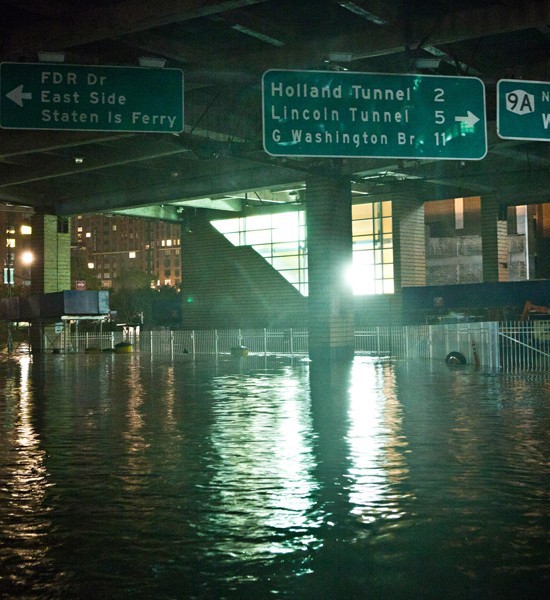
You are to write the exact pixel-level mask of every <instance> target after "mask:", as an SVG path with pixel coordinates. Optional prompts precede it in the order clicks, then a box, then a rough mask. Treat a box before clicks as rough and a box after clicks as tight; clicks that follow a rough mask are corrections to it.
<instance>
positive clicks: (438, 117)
mask: <svg viewBox="0 0 550 600" xmlns="http://www.w3.org/2000/svg"><path fill="white" fill-rule="evenodd" d="M435 122H436V123H437V124H438V125H442V124H443V123H445V114H444V112H443V111H442V110H436V111H435Z"/></svg>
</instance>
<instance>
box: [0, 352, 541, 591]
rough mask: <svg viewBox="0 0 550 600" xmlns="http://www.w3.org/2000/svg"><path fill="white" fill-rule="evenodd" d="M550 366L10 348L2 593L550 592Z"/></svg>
mask: <svg viewBox="0 0 550 600" xmlns="http://www.w3.org/2000/svg"><path fill="white" fill-rule="evenodd" d="M549 426H550V375H533V374H531V375H528V374H522V375H518V374H514V375H506V374H495V373H487V372H481V371H475V370H473V369H472V368H470V367H459V368H449V367H447V366H446V365H445V364H444V363H442V364H439V363H426V362H424V363H411V362H404V361H397V362H384V361H376V360H373V359H369V358H365V357H357V358H356V359H355V361H354V362H353V364H351V365H348V366H344V367H340V368H335V369H327V368H325V367H323V368H317V367H315V366H314V365H312V364H310V363H308V362H307V361H304V360H296V359H294V360H291V359H287V358H281V357H278V358H276V357H268V358H265V357H263V356H261V357H255V356H248V357H245V358H229V357H228V358H223V359H218V360H215V359H213V358H212V359H206V358H203V359H199V358H197V359H196V360H193V359H192V358H191V357H187V356H186V357H184V358H182V359H179V360H173V361H172V360H158V359H151V358H150V357H149V356H143V355H141V356H140V355H138V354H118V355H117V354H80V355H78V354H74V355H45V356H42V357H32V358H31V357H29V356H13V357H6V356H4V358H2V359H0V597H2V598H29V599H31V598H137V599H140V598H148V599H156V598H159V599H172V598H174V599H179V598H184V599H187V598H214V599H222V598H245V599H251V600H253V599H256V598H258V599H261V598H293V599H302V598H303V599H324V598H330V599H338V598H374V599H378V598H434V599H435V598H437V599H447V598H499V599H500V598H514V599H523V598H545V597H547V596H546V594H547V591H548V589H549V584H550V543H549V523H550V519H549V517H550V502H549V500H550V488H549V484H550V478H549V471H550V469H549V458H550V452H549V451H550V441H549V440H550V437H549Z"/></svg>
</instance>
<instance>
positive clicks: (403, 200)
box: [391, 194, 426, 322]
mask: <svg viewBox="0 0 550 600" xmlns="http://www.w3.org/2000/svg"><path fill="white" fill-rule="evenodd" d="M391 201H392V217H393V268H394V274H393V275H394V283H395V293H394V297H393V299H392V302H391V303H392V310H393V311H394V314H396V315H397V314H399V313H402V311H403V308H404V309H405V310H406V307H403V287H405V286H424V285H426V233H425V218H424V199H423V198H422V199H420V198H418V196H417V194H398V195H392V196H391ZM396 320H397V319H395V320H393V322H396Z"/></svg>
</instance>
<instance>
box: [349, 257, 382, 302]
mask: <svg viewBox="0 0 550 600" xmlns="http://www.w3.org/2000/svg"><path fill="white" fill-rule="evenodd" d="M344 280H345V281H346V283H348V284H349V285H350V286H351V289H352V290H353V295H354V296H365V295H367V294H375V293H376V283H375V280H374V269H373V267H372V266H369V265H359V264H351V265H348V266H347V267H346V268H345V270H344Z"/></svg>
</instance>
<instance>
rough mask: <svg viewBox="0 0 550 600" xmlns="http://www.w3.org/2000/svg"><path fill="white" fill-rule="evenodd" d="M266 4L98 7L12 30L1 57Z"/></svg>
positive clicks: (164, 0)
mask: <svg viewBox="0 0 550 600" xmlns="http://www.w3.org/2000/svg"><path fill="white" fill-rule="evenodd" d="M265 1H266V0H155V2H149V0H124V1H122V2H117V3H114V4H112V5H105V4H101V5H99V6H95V7H94V8H90V9H87V10H83V11H81V12H80V13H74V14H73V15H72V16H73V17H74V18H73V19H72V20H71V21H62V20H57V21H50V20H49V21H45V22H42V23H37V24H34V25H29V26H27V27H22V28H19V29H16V30H14V31H13V32H11V33H10V34H8V35H7V36H6V38H5V39H4V40H3V43H2V50H1V55H2V56H13V55H16V56H21V55H22V54H29V53H32V52H38V51H40V50H44V49H45V48H52V49H55V50H63V49H67V48H72V47H74V46H81V45H83V44H89V43H92V42H99V41H102V40H106V39H111V38H118V37H120V36H124V35H128V34H130V33H135V32H137V31H144V30H146V29H151V28H154V27H162V26H164V25H169V24H171V23H177V22H181V21H186V20H189V19H195V18H197V17H206V16H211V15H215V14H217V13H223V12H225V11H228V10H235V9H238V8H242V7H243V6H250V5H251V4H258V3H259V2H265ZM74 19H76V22H75V20H74Z"/></svg>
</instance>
